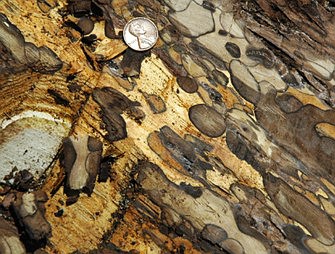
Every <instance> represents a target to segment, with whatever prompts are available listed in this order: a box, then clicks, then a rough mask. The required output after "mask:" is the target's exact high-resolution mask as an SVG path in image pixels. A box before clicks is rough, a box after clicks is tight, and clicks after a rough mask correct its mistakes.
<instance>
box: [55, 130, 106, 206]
mask: <svg viewBox="0 0 335 254" xmlns="http://www.w3.org/2000/svg"><path fill="white" fill-rule="evenodd" d="M101 153H102V143H101V142H100V141H99V140H97V139H95V138H93V137H90V136H78V137H74V136H70V137H68V138H65V139H64V142H63V153H62V159H61V164H62V165H63V167H64V168H65V172H66V188H65V192H66V193H67V195H68V196H72V197H73V198H74V200H75V199H76V197H77V196H78V194H79V193H80V192H85V193H87V194H88V195H91V194H92V192H93V188H94V185H95V180H96V177H97V175H98V172H99V169H100V159H101Z"/></svg>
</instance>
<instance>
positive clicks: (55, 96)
mask: <svg viewBox="0 0 335 254" xmlns="http://www.w3.org/2000/svg"><path fill="white" fill-rule="evenodd" d="M47 92H48V94H50V96H51V97H52V98H53V99H54V100H55V102H56V104H59V105H62V106H65V107H68V106H69V105H70V102H69V100H68V99H66V98H65V97H64V96H63V95H62V94H60V93H59V92H58V91H56V90H54V89H50V88H49V89H48V90H47Z"/></svg>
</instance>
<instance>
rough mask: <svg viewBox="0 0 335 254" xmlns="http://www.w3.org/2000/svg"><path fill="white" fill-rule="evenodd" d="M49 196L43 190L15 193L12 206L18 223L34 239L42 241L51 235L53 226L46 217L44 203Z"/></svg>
mask: <svg viewBox="0 0 335 254" xmlns="http://www.w3.org/2000/svg"><path fill="white" fill-rule="evenodd" d="M47 200H48V196H47V194H46V193H45V192H43V191H34V192H31V193H28V192H25V193H22V192H17V193H15V201H13V203H12V208H13V210H14V212H15V215H16V216H17V219H18V223H19V224H20V225H21V226H22V227H23V229H24V231H25V232H26V234H27V235H28V237H29V238H30V239H31V240H32V241H36V242H38V241H41V243H43V240H45V239H46V238H48V237H50V236H51V226H50V224H49V223H48V221H47V220H46V219H45V217H44V213H45V207H44V203H45V202H46V201H47Z"/></svg>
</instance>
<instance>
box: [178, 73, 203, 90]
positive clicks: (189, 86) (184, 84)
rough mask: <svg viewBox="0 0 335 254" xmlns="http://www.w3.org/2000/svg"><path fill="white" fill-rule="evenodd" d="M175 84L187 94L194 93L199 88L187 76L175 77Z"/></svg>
mask: <svg viewBox="0 0 335 254" xmlns="http://www.w3.org/2000/svg"><path fill="white" fill-rule="evenodd" d="M177 83H178V85H179V86H180V87H181V89H183V90H184V91H185V92H187V93H195V92H196V91H197V90H198V87H199V86H198V84H197V82H196V81H195V80H194V79H192V78H190V77H187V76H177Z"/></svg>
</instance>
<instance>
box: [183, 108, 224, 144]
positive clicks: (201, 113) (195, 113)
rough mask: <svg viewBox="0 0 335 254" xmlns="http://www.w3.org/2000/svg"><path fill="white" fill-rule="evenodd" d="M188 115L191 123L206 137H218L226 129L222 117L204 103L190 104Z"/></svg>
mask: <svg viewBox="0 0 335 254" xmlns="http://www.w3.org/2000/svg"><path fill="white" fill-rule="evenodd" d="M188 115H189V118H190V120H191V122H192V123H193V125H194V126H195V127H196V128H197V129H198V130H199V131H200V132H201V133H203V134H205V135H206V136H208V137H212V138H217V137H220V136H221V135H222V134H223V133H224V132H225V130H226V124H225V120H224V117H223V116H222V115H221V114H220V113H218V112H217V111H216V110H215V109H214V108H212V107H209V106H207V105H205V104H198V105H194V106H192V107H191V108H190V109H189V112H188Z"/></svg>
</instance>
